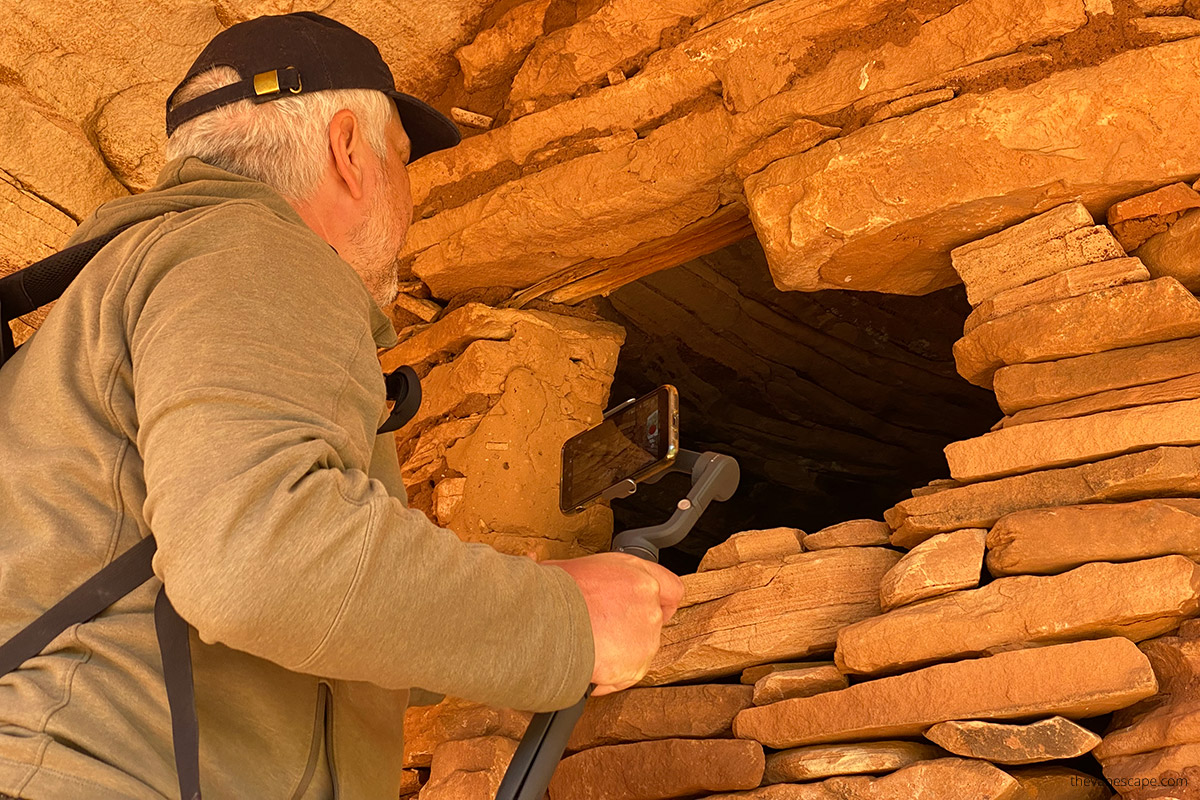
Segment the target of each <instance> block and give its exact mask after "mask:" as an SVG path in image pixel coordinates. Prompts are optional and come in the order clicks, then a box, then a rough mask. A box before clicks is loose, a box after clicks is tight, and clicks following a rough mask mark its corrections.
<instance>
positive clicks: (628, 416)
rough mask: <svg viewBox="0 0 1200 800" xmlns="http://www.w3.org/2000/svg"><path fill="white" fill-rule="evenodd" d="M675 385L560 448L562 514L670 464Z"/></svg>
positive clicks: (673, 447)
mask: <svg viewBox="0 0 1200 800" xmlns="http://www.w3.org/2000/svg"><path fill="white" fill-rule="evenodd" d="M676 413H677V412H676V403H675V392H674V387H671V386H663V387H660V388H659V389H656V390H655V391H653V392H651V393H650V394H648V395H646V396H645V397H642V398H641V399H639V400H638V401H637V402H635V403H633V404H632V405H629V406H626V407H624V408H621V409H619V410H617V411H616V412H614V413H611V414H609V415H608V416H606V417H605V419H604V421H603V422H601V423H600V424H599V425H597V426H596V427H594V428H590V429H588V430H586V431H584V432H583V433H580V434H578V435H577V436H574V437H572V438H571V439H569V440H568V441H567V443H566V444H565V445H563V452H562V455H563V462H562V495H561V499H560V506H561V508H562V510H563V511H564V512H566V513H570V512H573V511H576V510H578V509H579V507H580V506H581V505H583V504H584V503H586V502H588V501H589V500H594V499H595V498H597V497H599V496H600V495H602V494H603V493H604V492H605V490H607V489H608V488H610V487H612V486H615V485H616V484H618V483H620V482H621V481H624V480H626V479H633V480H637V479H638V478H640V477H648V476H649V475H651V474H653V473H654V472H656V469H655V468H656V467H663V466H669V464H670V462H671V461H672V460H674V457H675V452H676V449H677V442H678V435H677V432H676V429H677V419H676Z"/></svg>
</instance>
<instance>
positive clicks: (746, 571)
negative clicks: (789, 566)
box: [679, 556, 791, 608]
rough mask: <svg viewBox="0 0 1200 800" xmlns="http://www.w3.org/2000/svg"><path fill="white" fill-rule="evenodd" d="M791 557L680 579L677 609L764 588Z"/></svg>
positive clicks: (736, 566)
mask: <svg viewBox="0 0 1200 800" xmlns="http://www.w3.org/2000/svg"><path fill="white" fill-rule="evenodd" d="M790 558H791V556H788V557H787V558H784V559H780V560H777V561H765V560H764V561H747V562H746V563H744V564H735V565H734V566H732V567H726V568H725V569H710V570H707V571H706V572H697V573H695V574H692V575H683V576H681V578H680V580H682V581H683V599H682V600H681V601H680V603H679V607H680V608H687V607H688V606H695V605H699V604H700V603H707V602H709V601H710V600H716V599H718V598H721V597H727V596H729V595H731V594H734V593H736V592H744V591H746V590H748V589H757V588H759V587H762V586H766V585H767V584H768V583H770V582H771V581H773V580H774V579H775V576H776V575H778V574H779V572H780V571H781V570H782V569H783V566H784V564H785V563H787V562H788V560H789V559H790Z"/></svg>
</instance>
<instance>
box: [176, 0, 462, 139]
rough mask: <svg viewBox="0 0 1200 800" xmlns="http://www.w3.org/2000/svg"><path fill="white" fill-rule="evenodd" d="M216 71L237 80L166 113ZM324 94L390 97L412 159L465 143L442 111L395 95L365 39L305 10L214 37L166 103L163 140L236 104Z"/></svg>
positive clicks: (393, 85) (384, 67)
mask: <svg viewBox="0 0 1200 800" xmlns="http://www.w3.org/2000/svg"><path fill="white" fill-rule="evenodd" d="M213 67H232V68H233V69H235V70H237V73H238V74H239V75H240V76H241V77H242V79H241V80H240V81H238V82H237V83H234V84H231V85H229V86H223V87H221V88H220V89H216V90H215V91H211V92H208V93H207V94H203V95H200V96H199V97H196V98H194V99H192V100H189V101H187V102H186V103H180V104H179V105H178V106H176V107H174V108H172V107H171V101H172V99H173V98H174V97H175V93H176V92H178V91H179V89H180V87H181V86H183V85H184V84H185V83H187V82H188V81H189V80H191V79H192V78H194V77H196V76H197V75H199V74H200V73H202V72H206V71H207V70H210V69H212V68H213ZM324 89H375V90H377V91H380V92H383V93H384V94H386V95H388V96H389V97H391V98H392V100H393V101H394V102H395V103H396V108H397V109H398V110H399V112H400V122H401V123H403V125H404V131H405V132H406V133H407V134H408V138H409V139H410V140H411V141H412V155H411V156H410V157H409V161H415V160H417V159H418V158H420V157H421V156H424V155H428V154H429V153H432V152H434V151H437V150H445V149H446V148H448V147H453V146H454V145H456V144H458V143H459V142H460V141H462V134H461V133H459V130H458V128H457V127H456V126H455V124H454V123H453V122H451V121H450V120H449V119H447V118H446V117H445V116H444V115H443V114H442V113H441V112H440V111H438V110H437V109H435V108H434V107H433V106H431V105H429V104H428V103H425V102H423V101H421V100H418V99H417V98H415V97H413V96H412V95H409V94H405V93H404V92H398V91H396V82H395V80H394V79H393V78H392V71H391V70H390V69H388V65H387V64H386V63H384V60H383V57H382V56H381V55H379V48H377V47H376V46H375V44H374V43H373V42H372V41H371V40H370V39H368V38H367V37H365V36H363V35H362V34H360V33H358V32H357V31H355V30H354V29H352V28H349V27H347V26H345V25H343V24H342V23H340V22H336V21H335V20H332V19H329V18H328V17H323V16H321V15H320V14H314V13H312V12H310V11H301V12H297V13H295V14H283V15H281V16H265V17H257V18H256V19H251V20H247V21H246V22H239V23H238V24H237V25H234V26H233V27H231V28H228V29H226V30H224V31H222V32H221V33H218V34H217V35H216V36H215V37H213V40H212V41H211V42H209V43H208V46H207V47H205V48H204V50H203V51H202V52H201V53H200V55H199V56H197V58H196V60H195V62H193V63H192V66H191V69H189V70H188V73H187V75H186V76H185V77H184V79H183V80H182V81H180V82H179V86H176V87H175V90H174V91H173V92H171V96H170V97H168V98H167V136H170V135H171V134H172V133H173V132H174V131H175V129H176V128H178V127H179V126H180V125H181V124H183V123H184V122H187V121H188V120H190V119H193V118H194V117H198V116H200V115H201V114H207V113H208V112H209V111H212V110H213V109H215V108H220V107H221V106H225V105H229V104H230V103H236V102H237V101H238V100H253V101H254V102H256V103H267V102H270V101H271V100H278V99H279V98H281V97H290V96H291V95H293V94H301V93H307V92H319V91H322V90H324Z"/></svg>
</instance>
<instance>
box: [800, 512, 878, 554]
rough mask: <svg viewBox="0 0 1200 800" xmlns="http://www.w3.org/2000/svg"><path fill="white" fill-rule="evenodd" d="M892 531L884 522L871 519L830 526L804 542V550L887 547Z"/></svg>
mask: <svg viewBox="0 0 1200 800" xmlns="http://www.w3.org/2000/svg"><path fill="white" fill-rule="evenodd" d="M891 534H892V529H891V528H889V527H888V526H887V523H886V522H879V521H878V520H873V519H854V520H850V521H849V522H839V523H838V524H837V525H830V526H829V527H828V528H823V529H821V530H819V531H817V532H816V533H813V534H810V535H809V536H808V537H807V538H806V539H805V540H804V549H805V550H828V549H830V548H831V547H879V546H882V545H887V544H888V543H889V539H890V537H891Z"/></svg>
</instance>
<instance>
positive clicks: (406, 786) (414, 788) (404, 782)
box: [400, 769, 425, 797]
mask: <svg viewBox="0 0 1200 800" xmlns="http://www.w3.org/2000/svg"><path fill="white" fill-rule="evenodd" d="M424 785H425V779H424V776H422V775H421V773H420V772H418V771H417V770H415V769H405V770H401V771H400V796H401V797H404V796H406V795H415V794H416V793H417V792H419V791H421V787H422V786H424Z"/></svg>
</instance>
